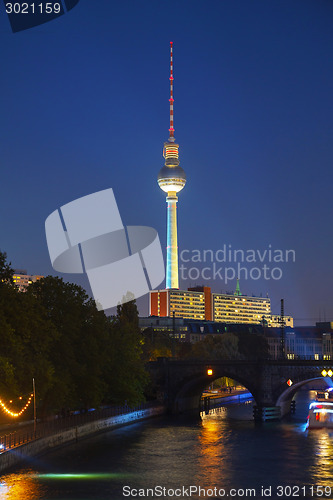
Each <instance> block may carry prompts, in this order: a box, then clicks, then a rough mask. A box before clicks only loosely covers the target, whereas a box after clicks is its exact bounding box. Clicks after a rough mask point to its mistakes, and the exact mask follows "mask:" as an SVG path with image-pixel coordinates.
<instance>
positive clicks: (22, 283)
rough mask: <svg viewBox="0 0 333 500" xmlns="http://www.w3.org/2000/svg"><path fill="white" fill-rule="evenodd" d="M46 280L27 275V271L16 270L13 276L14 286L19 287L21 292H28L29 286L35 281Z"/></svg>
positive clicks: (37, 276)
mask: <svg viewBox="0 0 333 500" xmlns="http://www.w3.org/2000/svg"><path fill="white" fill-rule="evenodd" d="M41 278H44V276H39V275H33V274H27V271H26V270H25V269H15V271H14V274H13V281H14V284H15V285H16V286H17V287H18V289H19V290H20V292H26V290H27V288H28V286H29V285H30V284H31V283H34V282H35V281H38V280H40V279H41Z"/></svg>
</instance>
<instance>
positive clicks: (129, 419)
mask: <svg viewBox="0 0 333 500" xmlns="http://www.w3.org/2000/svg"><path fill="white" fill-rule="evenodd" d="M165 412H166V408H165V407H164V406H162V405H161V406H155V407H152V408H147V409H142V410H136V411H133V412H129V413H125V414H122V415H115V416H112V417H108V418H104V419H100V420H95V421H93V422H89V423H87V424H84V425H78V426H75V427H71V428H69V429H66V430H62V431H60V432H57V433H55V434H53V435H50V436H47V437H42V438H39V439H36V440H34V441H31V442H29V443H26V444H22V445H20V446H17V447H16V448H12V449H10V450H7V451H5V452H3V453H2V454H0V473H1V472H3V471H5V470H7V469H10V468H11V467H14V466H16V465H18V464H19V463H20V462H23V461H27V460H29V458H30V457H34V456H36V455H40V454H42V453H45V452H47V451H48V450H50V449H52V448H56V447H58V446H62V445H64V444H67V443H71V442H75V441H78V440H79V439H83V438H85V437H87V436H90V435H92V434H95V433H98V432H103V431H106V430H111V429H113V428H117V427H122V426H125V425H129V424H132V423H134V422H139V421H141V420H145V419H148V418H153V417H156V416H159V415H163V414H164V413H165Z"/></svg>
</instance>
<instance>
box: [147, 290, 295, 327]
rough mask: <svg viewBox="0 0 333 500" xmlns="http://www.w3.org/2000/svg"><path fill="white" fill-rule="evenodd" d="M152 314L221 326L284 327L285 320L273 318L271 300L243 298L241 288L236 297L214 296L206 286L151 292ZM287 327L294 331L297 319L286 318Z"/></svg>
mask: <svg viewBox="0 0 333 500" xmlns="http://www.w3.org/2000/svg"><path fill="white" fill-rule="evenodd" d="M149 314H150V316H159V317H166V316H170V317H172V316H173V315H174V316H175V317H176V318H185V319H193V320H206V321H214V322H221V323H243V324H265V326H269V327H280V326H281V317H280V316H278V315H272V314H271V301H270V299H269V298H268V297H264V298H263V297H250V296H248V295H242V294H241V293H240V291H239V286H238V285H237V289H236V292H235V293H234V294H227V293H212V292H211V288H210V287H206V286H202V287H194V288H189V289H188V290H173V289H169V290H167V289H165V290H153V291H152V292H150V300H149ZM284 323H285V326H290V327H292V326H293V318H292V317H291V316H284Z"/></svg>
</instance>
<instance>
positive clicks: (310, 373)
mask: <svg viewBox="0 0 333 500" xmlns="http://www.w3.org/2000/svg"><path fill="white" fill-rule="evenodd" d="M332 365H333V361H332ZM332 365H331V364H330V361H327V360H313V359H311V360H300V359H294V360H287V359H281V360H260V361H246V360H212V361H209V360H175V359H171V358H159V360H158V361H155V362H150V363H149V371H150V373H151V375H152V378H153V380H154V381H155V383H156V385H157V387H158V389H159V391H160V393H161V394H163V397H164V399H165V401H166V402H167V405H168V410H169V412H170V413H172V414H179V413H185V412H192V413H198V412H199V411H200V398H201V394H202V391H203V390H204V389H205V388H206V387H207V386H208V385H209V384H210V383H211V382H212V380H215V379H217V378H220V377H230V378H232V379H234V380H237V381H238V382H240V383H241V384H242V385H244V386H245V387H246V388H247V389H248V390H249V391H250V392H251V394H252V395H253V398H254V400H255V402H256V405H257V407H258V408H267V407H276V406H280V407H281V416H283V415H285V414H286V413H288V411H289V409H290V403H291V400H292V398H293V396H294V394H295V392H296V391H297V390H298V389H299V388H300V387H301V386H302V385H304V384H306V383H308V382H309V381H311V380H315V379H320V378H323V377H322V375H321V372H322V371H323V369H324V368H325V369H326V370H329V369H330V368H331V367H332ZM208 370H212V375H208ZM289 379H290V380H291V381H292V385H291V387H289V385H288V384H287V381H288V380H289Z"/></svg>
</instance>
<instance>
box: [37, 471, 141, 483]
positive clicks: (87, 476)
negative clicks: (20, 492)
mask: <svg viewBox="0 0 333 500" xmlns="http://www.w3.org/2000/svg"><path fill="white" fill-rule="evenodd" d="M133 476H134V474H123V473H122V474H120V473H119V474H118V473H116V472H113V473H110V472H105V473H100V472H99V473H64V474H55V473H49V474H32V475H30V477H32V478H33V479H40V480H44V479H45V480H54V481H66V480H75V481H77V480H78V481H82V480H86V481H109V480H112V479H124V478H129V477H133Z"/></svg>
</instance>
